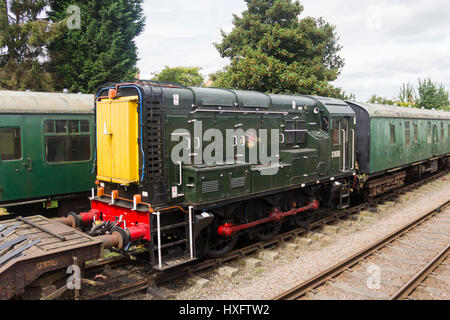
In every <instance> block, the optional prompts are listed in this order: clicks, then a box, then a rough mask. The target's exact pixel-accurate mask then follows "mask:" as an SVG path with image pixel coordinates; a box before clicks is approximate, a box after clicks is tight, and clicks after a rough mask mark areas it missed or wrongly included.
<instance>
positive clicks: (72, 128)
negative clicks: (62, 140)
mask: <svg viewBox="0 0 450 320" xmlns="http://www.w3.org/2000/svg"><path fill="white" fill-rule="evenodd" d="M79 131H80V121H78V120H70V121H69V133H78V132H79Z"/></svg>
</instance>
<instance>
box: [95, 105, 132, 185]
mask: <svg viewBox="0 0 450 320" xmlns="http://www.w3.org/2000/svg"><path fill="white" fill-rule="evenodd" d="M138 103H139V100H138V97H137V96H133V97H122V98H118V99H113V100H111V99H104V100H101V101H100V102H97V179H98V180H102V181H107V182H113V183H120V184H125V185H129V184H132V183H137V182H139V144H138V138H139V114H138Z"/></svg>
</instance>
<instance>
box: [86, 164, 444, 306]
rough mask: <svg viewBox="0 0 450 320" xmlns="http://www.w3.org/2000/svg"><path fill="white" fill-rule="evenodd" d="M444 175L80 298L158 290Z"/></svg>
mask: <svg viewBox="0 0 450 320" xmlns="http://www.w3.org/2000/svg"><path fill="white" fill-rule="evenodd" d="M447 173H448V172H447V171H445V172H441V173H439V174H436V175H433V176H430V177H428V178H425V179H423V180H420V181H418V182H415V183H412V184H410V185H408V186H405V187H403V188H401V189H399V190H397V191H395V192H392V193H389V194H386V195H383V196H381V197H379V198H377V199H372V200H370V201H369V202H366V203H363V204H359V205H356V206H354V207H352V208H349V209H346V210H340V211H335V212H333V213H332V214H330V215H328V216H326V217H324V218H322V219H319V220H317V221H315V222H312V223H311V224H310V225H309V226H308V227H307V228H296V229H293V230H289V231H287V232H284V233H282V234H280V235H278V236H276V237H275V238H274V239H272V240H269V241H264V242H258V243H254V244H251V245H248V246H245V247H242V248H239V249H236V250H234V251H232V252H231V253H229V254H227V255H225V256H223V257H220V258H216V259H207V260H203V261H200V262H198V263H196V264H193V265H188V266H185V267H182V268H180V269H178V270H170V271H166V272H163V273H154V274H151V275H150V276H149V277H147V278H145V279H142V280H138V281H136V282H133V283H128V284H126V285H123V286H121V287H119V288H114V289H110V290H106V291H103V292H101V293H98V294H96V295H93V296H89V297H86V296H85V297H82V299H87V300H100V299H119V298H122V297H125V296H127V295H131V294H133V293H138V292H140V291H143V290H145V289H147V288H149V287H158V286H161V285H163V284H165V283H168V282H169V281H172V280H175V279H179V278H182V277H186V276H190V275H193V274H194V273H196V272H200V271H203V270H206V269H208V268H214V267H219V266H223V265H224V264H225V263H227V262H231V261H233V260H236V259H239V258H243V257H246V256H248V255H250V254H254V253H255V252H258V251H261V250H264V249H266V248H269V247H271V246H274V245H276V244H279V243H283V242H287V241H290V240H293V239H295V238H297V237H299V236H302V235H304V234H307V233H309V232H311V231H313V230H316V229H318V228H320V227H322V226H325V225H328V224H330V223H332V222H335V221H337V220H339V219H345V218H346V217H350V216H352V215H355V214H358V213H359V212H361V211H364V210H369V209H371V208H375V207H376V206H377V205H378V204H382V203H384V202H386V201H390V200H391V201H392V200H394V199H395V198H396V197H397V196H399V195H401V194H404V193H406V192H408V191H411V190H413V189H415V188H417V187H419V186H421V185H423V184H426V183H428V182H430V181H432V180H435V179H438V178H440V177H442V176H444V175H445V174H447ZM118 262H119V263H121V264H124V261H123V260H119V261H118ZM105 264H107V262H103V265H105Z"/></svg>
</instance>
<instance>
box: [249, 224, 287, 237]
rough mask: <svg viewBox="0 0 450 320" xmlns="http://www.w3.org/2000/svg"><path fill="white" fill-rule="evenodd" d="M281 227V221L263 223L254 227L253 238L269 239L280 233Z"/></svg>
mask: <svg viewBox="0 0 450 320" xmlns="http://www.w3.org/2000/svg"><path fill="white" fill-rule="evenodd" d="M282 227H283V222H282V221H279V222H267V223H264V224H262V225H260V226H257V227H256V230H255V233H254V235H255V238H256V240H258V241H269V240H271V239H273V238H274V237H275V236H277V235H278V234H279V233H280V231H281V228H282Z"/></svg>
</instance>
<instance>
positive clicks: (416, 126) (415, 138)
mask: <svg viewBox="0 0 450 320" xmlns="http://www.w3.org/2000/svg"><path fill="white" fill-rule="evenodd" d="M414 143H419V126H418V125H417V123H414Z"/></svg>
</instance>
